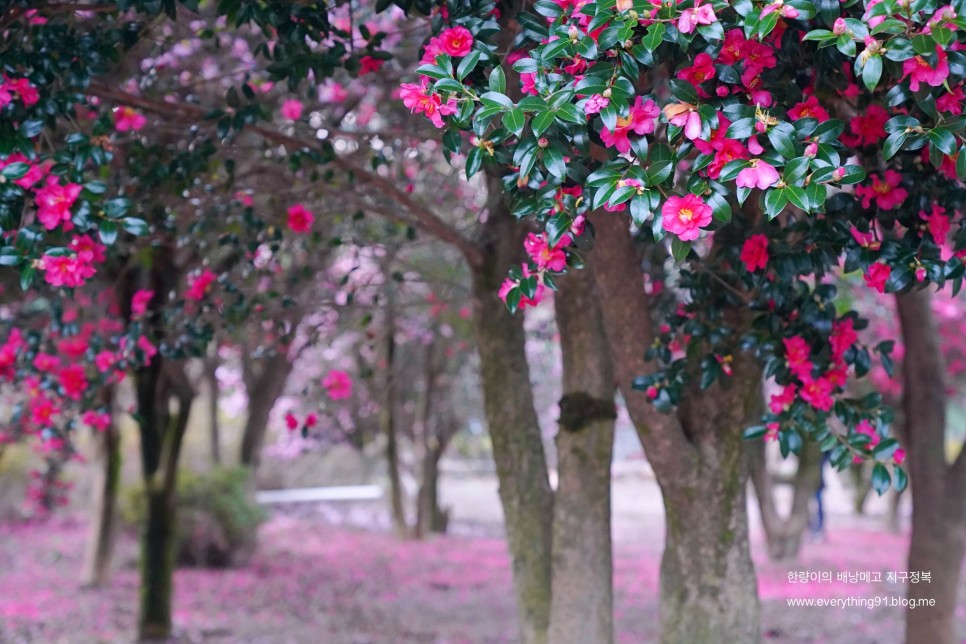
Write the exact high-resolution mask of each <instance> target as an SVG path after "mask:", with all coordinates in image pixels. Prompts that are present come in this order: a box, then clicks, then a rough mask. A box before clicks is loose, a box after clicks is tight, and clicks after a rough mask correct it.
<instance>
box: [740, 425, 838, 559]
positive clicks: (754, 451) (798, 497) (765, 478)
mask: <svg viewBox="0 0 966 644" xmlns="http://www.w3.org/2000/svg"><path fill="white" fill-rule="evenodd" d="M747 449H748V456H749V463H750V466H751V480H752V483H753V484H754V488H755V494H756V495H757V496H758V507H759V509H760V511H761V523H762V526H763V527H764V529H765V537H766V539H767V541H768V556H769V557H770V558H771V559H772V560H773V561H794V560H795V559H796V558H797V557H798V552H799V549H800V548H801V545H802V535H803V534H804V532H805V528H807V527H808V503H809V501H810V500H811V499H812V497H814V496H815V492H816V490H818V486H819V483H820V482H821V479H822V450H821V448H820V447H819V446H818V444H817V443H814V442H811V441H809V442H807V443H805V445H804V446H803V447H802V450H801V452H800V453H799V455H798V466H797V468H796V470H795V477H794V479H793V480H792V505H791V509H790V511H789V513H788V514H787V515H785V516H782V514H781V513H780V512H779V509H778V505H777V502H776V500H775V494H774V486H775V481H774V477H772V475H771V474H770V473H769V472H768V464H767V462H766V459H765V443H764V441H756V442H755V443H754V444H750V445H748V446H747Z"/></svg>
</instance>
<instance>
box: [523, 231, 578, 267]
mask: <svg viewBox="0 0 966 644" xmlns="http://www.w3.org/2000/svg"><path fill="white" fill-rule="evenodd" d="M547 241H548V240H547V234H546V233H541V234H540V235H537V234H534V233H530V234H528V235H527V238H526V239H525V240H524V242H523V247H524V248H525V249H526V251H527V255H529V256H530V259H532V260H533V263H534V264H536V265H537V268H538V269H539V270H542V271H544V270H551V271H554V272H559V271H562V270H564V269H565V268H567V253H566V252H565V251H564V248H565V247H567V246H569V245H570V242H571V239H570V235H564V236H563V237H561V238H560V241H558V242H557V245H556V246H554V247H553V248H551V247H550V245H549V244H548V243H547Z"/></svg>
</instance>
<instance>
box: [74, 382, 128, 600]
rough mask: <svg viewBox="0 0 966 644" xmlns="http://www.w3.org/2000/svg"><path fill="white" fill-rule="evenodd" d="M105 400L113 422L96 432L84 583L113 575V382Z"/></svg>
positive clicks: (116, 448)
mask: <svg viewBox="0 0 966 644" xmlns="http://www.w3.org/2000/svg"><path fill="white" fill-rule="evenodd" d="M103 400H104V402H105V403H106V404H107V406H108V410H109V413H110V415H111V422H110V424H109V425H108V426H107V427H106V428H105V429H104V430H103V431H101V432H99V433H98V434H96V435H95V436H94V442H95V444H96V447H95V449H96V450H97V455H96V461H97V468H98V469H97V473H96V474H95V476H94V502H93V503H92V504H91V529H90V533H89V536H88V538H87V545H86V548H85V550H84V562H83V566H82V569H81V584H82V585H84V586H91V587H97V586H102V585H104V584H105V583H107V581H108V579H109V578H110V572H111V554H112V553H113V551H114V536H115V533H116V530H117V493H118V490H119V488H120V482H121V435H120V432H119V431H118V428H117V425H116V424H115V422H114V420H115V419H114V387H113V386H107V387H105V388H104V390H103Z"/></svg>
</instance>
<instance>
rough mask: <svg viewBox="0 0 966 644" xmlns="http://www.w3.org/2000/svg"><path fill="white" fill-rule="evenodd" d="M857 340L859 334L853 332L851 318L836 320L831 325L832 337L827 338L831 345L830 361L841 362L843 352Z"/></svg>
mask: <svg viewBox="0 0 966 644" xmlns="http://www.w3.org/2000/svg"><path fill="white" fill-rule="evenodd" d="M858 339H859V334H858V333H856V332H855V327H854V323H853V322H852V318H845V319H844V320H838V321H836V322H835V323H834V324H833V325H832V335H831V336H829V344H831V345H832V359H833V360H835V361H836V362H838V361H840V360H842V358H843V357H844V356H845V352H846V351H848V350H849V348H850V347H851V346H852V345H853V344H855V343H856V342H857V341H858Z"/></svg>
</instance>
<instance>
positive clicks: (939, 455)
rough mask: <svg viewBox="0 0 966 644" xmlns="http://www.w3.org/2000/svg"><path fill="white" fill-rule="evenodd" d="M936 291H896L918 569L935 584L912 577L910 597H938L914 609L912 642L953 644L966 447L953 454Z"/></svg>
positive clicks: (912, 550) (965, 513)
mask: <svg viewBox="0 0 966 644" xmlns="http://www.w3.org/2000/svg"><path fill="white" fill-rule="evenodd" d="M929 297H930V296H929V293H928V291H925V290H921V291H915V292H911V293H906V294H902V295H897V296H896V307H897V310H898V313H899V323H900V328H901V331H902V341H903V344H904V345H905V349H906V351H905V357H904V359H903V367H902V384H903V397H902V407H903V416H904V419H905V422H903V423H902V424H901V425H898V427H899V428H900V429H901V435H900V438H901V441H902V443H903V446H904V447H905V449H906V450H907V452H908V467H909V478H910V481H911V483H912V485H911V487H912V539H911V541H910V544H909V564H908V566H907V567H908V569H909V571H911V572H916V571H918V572H929V573H930V576H931V580H930V582H929V583H921V582H920V583H918V584H913V583H910V584H909V585H908V591H907V597H908V598H909V599H910V600H915V601H916V602H919V601H928V600H935V606H928V605H924V606H917V607H915V608H909V609H907V612H906V642H907V643H908V644H918V643H919V642H929V643H930V644H953V643H954V642H959V641H960V636H961V634H960V633H957V624H956V607H957V606H958V605H959V603H958V602H957V599H956V598H957V594H958V589H959V580H960V576H961V570H962V567H963V557H964V555H966V450H963V451H962V452H961V453H960V454H959V456H958V457H957V458H956V460H955V461H954V462H953V463H952V464H951V465H950V464H949V463H948V462H947V459H946V448H945V437H946V385H945V369H944V366H943V359H942V353H941V352H940V349H939V343H938V342H939V334H938V333H937V331H936V326H935V324H934V322H933V318H932V310H931V308H930V304H929Z"/></svg>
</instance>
